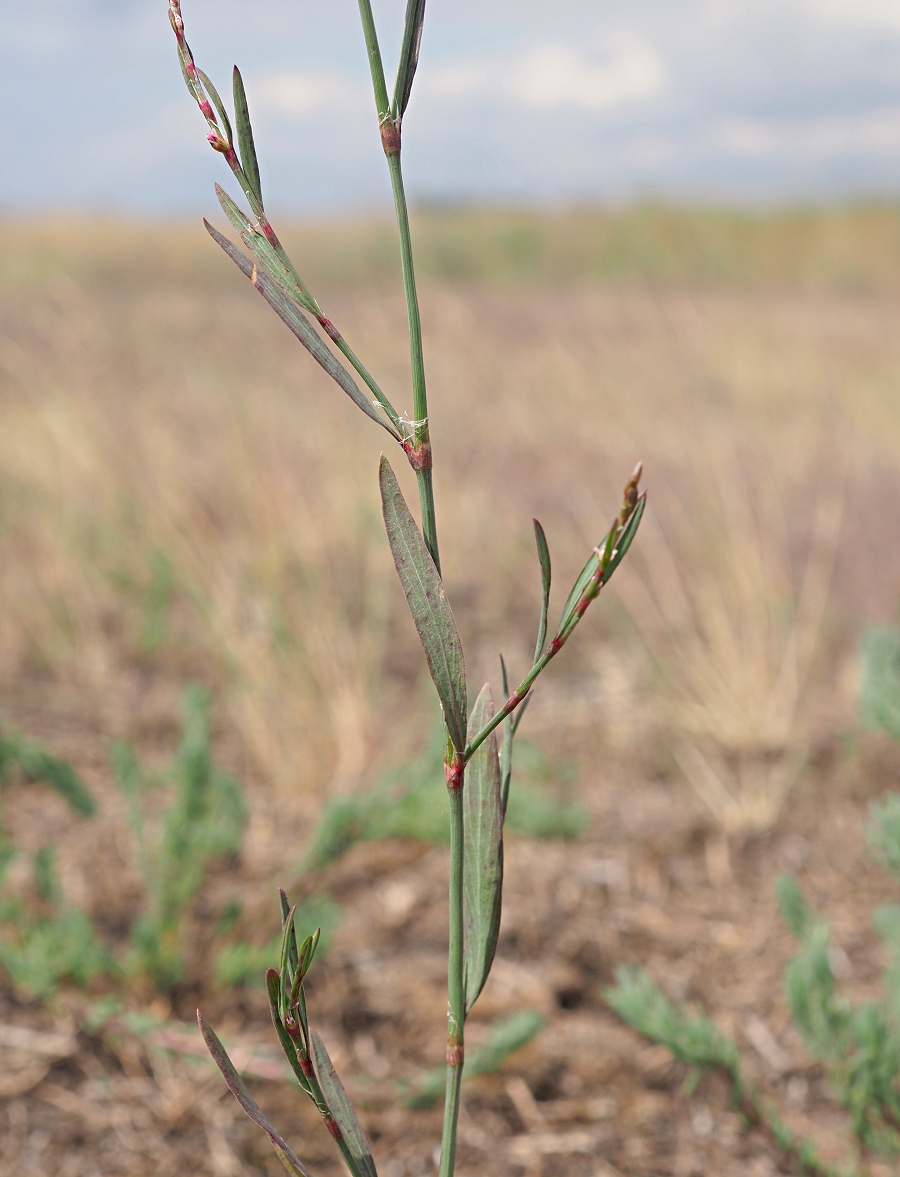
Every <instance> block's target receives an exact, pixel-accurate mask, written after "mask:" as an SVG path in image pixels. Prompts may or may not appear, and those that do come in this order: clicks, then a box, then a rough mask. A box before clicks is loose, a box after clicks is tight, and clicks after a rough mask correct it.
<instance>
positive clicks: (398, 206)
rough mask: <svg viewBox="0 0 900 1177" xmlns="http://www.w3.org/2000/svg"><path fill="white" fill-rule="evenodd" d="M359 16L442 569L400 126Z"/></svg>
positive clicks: (362, 1) (363, 8)
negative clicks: (387, 180) (396, 240)
mask: <svg viewBox="0 0 900 1177" xmlns="http://www.w3.org/2000/svg"><path fill="white" fill-rule="evenodd" d="M359 15H360V19H361V20H362V27H363V36H364V37H365V41H366V52H367V53H368V55H369V69H370V71H371V73H372V90H373V93H374V95H375V109H376V110H377V112H378V126H379V129H380V131H381V142H382V146H383V147H384V153H385V156H386V157H387V162H388V170H389V172H390V175H391V190H392V191H393V194H394V209H395V211H396V214H397V230H398V232H399V234H400V260H401V265H402V268H403V293H404V294H405V296H406V317H407V320H408V323H409V353H410V368H411V372H412V389H413V420H414V421H415V424H414V426H413V430H412V432H413V445H414V447H415V450H416V451H417V454H418V456H419V458H420V459H421V458H422V457H424V458H425V460H424V461H421V462H420V463H416V464H414V468H415V471H416V479H417V481H418V483H419V503H420V506H421V511H422V535H423V536H424V539H425V545H426V547H427V548H428V551H429V552H430V553H431V558H432V560H434V563H435V567H436V568H437V570H438V573H440V571H441V557H440V550H439V548H438V538H437V523H436V521H435V514H434V491H433V488H432V481H431V438H430V428H429V421H428V397H427V394H426V391H425V361H424V357H423V353H422V321H421V317H420V315H419V297H418V294H417V293H416V275H415V270H414V268H413V255H412V239H411V237H410V232H409V210H408V209H407V207H406V192H405V190H404V187H403V172H402V170H401V167H400V126H399V123H395V122H394V119H393V116H392V114H391V104H390V99H389V98H388V92H387V84H386V83H385V80H384V64H383V62H382V60H381V50H380V49H379V47H378V33H377V32H376V29H375V18H374V17H373V15H372V5H371V3H370V0H359Z"/></svg>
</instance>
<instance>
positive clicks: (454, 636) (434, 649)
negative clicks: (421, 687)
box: [378, 454, 466, 753]
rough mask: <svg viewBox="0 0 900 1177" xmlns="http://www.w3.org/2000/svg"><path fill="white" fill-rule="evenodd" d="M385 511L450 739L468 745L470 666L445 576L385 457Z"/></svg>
mask: <svg viewBox="0 0 900 1177" xmlns="http://www.w3.org/2000/svg"><path fill="white" fill-rule="evenodd" d="M378 479H379V484H380V486H381V509H382V513H383V515H384V526H385V529H386V531H387V537H388V543H389V544H390V548H391V555H392V556H393V557H394V565H395V566H396V568H397V575H398V576H399V577H400V584H401V585H402V586H403V592H404V594H405V596H406V603H407V605H409V611H410V613H411V614H412V619H413V621H414V622H415V625H416V629H417V630H418V631H419V638H420V639H421V642H422V645H423V647H424V649H425V658H426V660H427V662H428V669H429V671H430V673H431V677H432V680H433V681H434V685H435V687H436V688H437V693H438V698H439V699H440V701H441V707H442V708H443V711H444V722H445V723H446V725H447V731H448V733H449V735H450V741H451V743H452V744H453V747H454V748H455V749H456V751H457V752H459V753H462V752H464V751H465V747H466V668H465V664H464V662H463V651H462V643H461V642H460V640H459V631H458V630H457V628H456V622H455V621H454V620H453V613H452V612H451V610H450V604H449V602H448V601H447V594H446V593H445V592H444V586H443V584H442V583H441V578H440V575H439V574H438V570H437V568H435V566H434V560H432V558H431V553H430V552H429V551H428V548H427V547H426V546H425V541H424V539H422V533H421V532H420V531H419V529H418V527H417V526H416V522H415V520H414V519H413V517H412V515H411V513H410V510H409V507H408V506H407V505H406V500H405V499H404V497H403V493H402V491H401V490H400V487H399V485H398V483H397V478H396V475H395V474H394V471H393V470H392V469H391V465H390V462H388V460H387V458H386V457H385V456H384V454H382V455H381V466H380V468H379V472H378Z"/></svg>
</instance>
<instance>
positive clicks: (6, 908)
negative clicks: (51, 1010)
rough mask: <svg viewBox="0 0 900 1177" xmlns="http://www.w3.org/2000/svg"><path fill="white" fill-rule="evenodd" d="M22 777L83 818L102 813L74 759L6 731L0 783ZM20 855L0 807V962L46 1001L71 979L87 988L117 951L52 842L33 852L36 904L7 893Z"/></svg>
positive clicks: (0, 748) (0, 740)
mask: <svg viewBox="0 0 900 1177" xmlns="http://www.w3.org/2000/svg"><path fill="white" fill-rule="evenodd" d="M16 777H17V778H18V779H19V780H21V781H23V782H24V783H26V784H44V785H47V786H49V787H50V788H51V789H53V790H54V791H55V792H56V793H58V794H59V795H60V796H61V797H62V798H63V800H64V801H65V802H66V804H67V805H68V806H69V808H70V809H71V810H72V812H73V813H75V814H76V815H77V816H79V817H91V816H93V814H94V812H95V809H96V806H95V803H94V798H93V796H92V795H91V793H90V791H89V789H88V788H87V786H86V785H85V783H84V781H83V780H82V779H81V777H80V776H79V775H78V773H77V772H76V771H75V769H74V768H72V766H71V764H69V762H68V761H67V760H63V759H61V758H60V757H59V756H55V755H54V754H53V753H52V752H50V751H49V749H47V748H45V747H44V746H43V744H39V743H38V742H37V741H36V740H32V739H29V738H28V737H26V736H23V735H22V734H21V733H19V732H16V731H7V733H6V734H5V735H3V736H0V787H2V786H3V785H8V784H9V783H11V781H12V780H13V779H14V778H16ZM18 853H19V851H18V850H17V849H16V847H15V845H14V844H13V842H12V841H11V840H10V838H9V837H8V835H7V832H6V830H5V828H4V826H3V823H2V811H0V929H2V935H0V967H2V968H3V969H4V971H5V972H6V973H7V975H8V976H9V978H10V980H11V981H12V982H13V984H14V985H15V986H16V988H17V989H20V990H22V991H23V992H25V993H29V994H31V996H33V997H37V998H40V999H42V1000H46V999H49V998H51V997H53V995H54V994H55V993H56V991H57V989H58V988H59V983H60V981H62V980H64V979H68V980H70V981H73V982H74V983H75V984H76V985H80V986H84V985H87V984H88V983H89V982H90V981H91V980H92V979H93V978H94V977H96V976H97V975H98V974H101V973H110V972H114V971H115V966H114V962H113V959H112V956H111V954H110V953H109V951H108V950H107V949H106V947H105V946H104V945H103V944H102V943H101V942H100V940H99V939H98V938H97V935H96V932H95V929H94V926H93V924H92V923H91V920H90V917H89V916H88V915H87V914H86V913H85V912H83V911H78V910H75V909H73V908H71V907H69V906H68V905H67V904H66V903H65V900H64V898H63V895H62V892H61V890H60V886H59V881H58V879H57V876H56V868H55V862H54V852H53V848H52V847H49V846H45V847H43V848H42V849H41V850H38V852H37V853H36V854H35V856H34V862H33V868H34V870H33V873H34V881H35V890H36V892H37V894H36V896H35V901H36V903H35V905H34V906H32V905H30V904H26V903H24V902H23V901H22V900H21V899H20V898H18V897H16V898H12V897H9V896H8V895H6V894H4V890H3V877H4V874H5V872H6V869H7V867H8V866H9V864H10V863H11V862H12V860H13V859H14V858H15V857H16V856H17V854H18Z"/></svg>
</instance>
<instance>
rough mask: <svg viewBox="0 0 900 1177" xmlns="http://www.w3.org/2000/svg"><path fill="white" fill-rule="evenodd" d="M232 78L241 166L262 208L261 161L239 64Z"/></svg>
mask: <svg viewBox="0 0 900 1177" xmlns="http://www.w3.org/2000/svg"><path fill="white" fill-rule="evenodd" d="M232 80H233V91H234V120H235V123H236V124H237V141H238V152H239V153H240V156H241V166H242V167H243V169H244V176H245V177H246V179H247V183H248V184H249V185H250V188H251V190H252V192H253V194H254V195H255V197H256V199H257V200H258V201H259V207H260V208H262V206H263V199H262V186H261V184H260V182H259V162H258V160H257V158H256V148H255V147H254V146H253V129H252V128H251V126H250V111H249V109H248V108H247V95H246V93H245V92H244V79H243V78H242V77H241V71H240V70H239V69H238V67H237V66H235V67H234V75H233V79H232Z"/></svg>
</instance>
